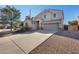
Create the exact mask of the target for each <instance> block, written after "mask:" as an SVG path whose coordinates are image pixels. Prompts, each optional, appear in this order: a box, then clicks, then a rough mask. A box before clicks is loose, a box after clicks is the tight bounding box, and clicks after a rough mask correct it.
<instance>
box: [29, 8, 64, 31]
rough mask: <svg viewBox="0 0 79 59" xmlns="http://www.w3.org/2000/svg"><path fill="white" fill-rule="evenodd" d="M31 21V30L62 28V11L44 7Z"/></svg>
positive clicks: (57, 29)
mask: <svg viewBox="0 0 79 59" xmlns="http://www.w3.org/2000/svg"><path fill="white" fill-rule="evenodd" d="M31 21H32V22H31ZM31 21H30V23H29V26H30V27H32V30H37V29H40V30H52V31H59V30H63V21H64V11H63V10H55V9H48V10H47V9H45V10H43V11H42V12H40V13H39V14H37V15H36V16H35V17H34V18H33V20H31ZM28 22H29V21H28Z"/></svg>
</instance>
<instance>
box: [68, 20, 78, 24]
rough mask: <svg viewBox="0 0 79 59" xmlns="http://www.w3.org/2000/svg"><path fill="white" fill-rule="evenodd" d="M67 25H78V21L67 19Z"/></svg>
mask: <svg viewBox="0 0 79 59" xmlns="http://www.w3.org/2000/svg"><path fill="white" fill-rule="evenodd" d="M68 24H69V25H78V22H77V21H76V20H73V21H68Z"/></svg>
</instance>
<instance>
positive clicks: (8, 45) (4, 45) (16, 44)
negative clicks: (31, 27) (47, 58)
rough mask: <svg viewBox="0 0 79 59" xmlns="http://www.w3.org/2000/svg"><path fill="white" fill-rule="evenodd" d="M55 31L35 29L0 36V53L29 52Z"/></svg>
mask: <svg viewBox="0 0 79 59" xmlns="http://www.w3.org/2000/svg"><path fill="white" fill-rule="evenodd" d="M55 32H56V31H45V30H44V31H43V30H42V31H41V30H39V31H35V32H26V33H22V34H16V35H12V36H8V37H3V38H0V53H9V54H13V53H14V54H20V53H29V52H30V51H31V50H33V49H34V48H36V47H37V46H38V45H40V44H41V43H42V42H44V41H45V40H46V39H48V38H49V37H50V36H51V35H52V34H54V33H55Z"/></svg>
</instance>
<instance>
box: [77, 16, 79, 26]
mask: <svg viewBox="0 0 79 59" xmlns="http://www.w3.org/2000/svg"><path fill="white" fill-rule="evenodd" d="M77 21H78V25H79V16H78V17H77Z"/></svg>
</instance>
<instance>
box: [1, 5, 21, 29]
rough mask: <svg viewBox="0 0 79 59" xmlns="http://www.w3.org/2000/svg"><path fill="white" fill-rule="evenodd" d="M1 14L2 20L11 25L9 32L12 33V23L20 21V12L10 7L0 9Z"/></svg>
mask: <svg viewBox="0 0 79 59" xmlns="http://www.w3.org/2000/svg"><path fill="white" fill-rule="evenodd" d="M1 12H2V13H3V15H2V20H3V22H4V20H5V21H9V22H10V24H11V31H12V26H13V23H14V22H16V21H20V20H19V18H20V16H21V15H20V14H21V12H20V11H19V10H17V9H16V8H15V7H11V6H8V5H7V6H6V7H4V8H2V9H1Z"/></svg>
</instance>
